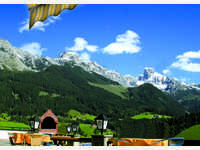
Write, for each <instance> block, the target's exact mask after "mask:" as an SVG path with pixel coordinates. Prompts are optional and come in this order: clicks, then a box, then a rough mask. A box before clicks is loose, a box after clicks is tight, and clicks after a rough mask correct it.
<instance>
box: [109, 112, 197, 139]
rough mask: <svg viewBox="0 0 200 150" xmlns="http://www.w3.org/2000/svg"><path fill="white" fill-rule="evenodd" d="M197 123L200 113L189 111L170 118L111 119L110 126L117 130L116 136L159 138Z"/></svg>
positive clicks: (176, 132)
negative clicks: (116, 120) (114, 120)
mask: <svg viewBox="0 0 200 150" xmlns="http://www.w3.org/2000/svg"><path fill="white" fill-rule="evenodd" d="M198 124H200V113H191V114H185V115H183V116H179V117H173V118H170V119H169V118H168V119H165V118H159V119H139V120H134V119H130V118H126V119H123V120H120V121H118V122H112V121H111V123H110V128H113V130H116V131H117V135H116V136H117V137H129V138H147V139H148V138H149V139H152V138H155V139H156V138H157V139H159V138H172V137H176V135H178V134H179V133H180V132H182V131H184V130H186V129H188V128H190V127H191V126H194V125H198ZM191 136H192V135H191Z"/></svg>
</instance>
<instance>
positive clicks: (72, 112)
mask: <svg viewBox="0 0 200 150" xmlns="http://www.w3.org/2000/svg"><path fill="white" fill-rule="evenodd" d="M67 114H68V116H69V117H70V118H71V119H72V120H76V119H77V118H78V119H80V120H94V119H95V118H96V116H93V115H90V114H81V113H80V112H78V111H76V110H73V109H71V110H70V111H69V112H68V113H67Z"/></svg>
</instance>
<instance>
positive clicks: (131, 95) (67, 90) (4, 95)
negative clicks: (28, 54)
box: [0, 64, 185, 118]
mask: <svg viewBox="0 0 200 150" xmlns="http://www.w3.org/2000/svg"><path fill="white" fill-rule="evenodd" d="M89 83H95V84H98V85H111V84H112V85H116V86H118V85H119V84H118V83H117V82H114V81H111V80H109V79H106V78H104V77H103V76H100V75H98V74H95V73H89V72H86V71H84V70H83V69H81V68H80V67H76V66H71V65H67V64H66V65H65V66H51V67H49V68H47V69H46V70H45V71H41V72H31V71H26V72H24V71H23V72H18V71H8V70H1V71H0V108H1V109H0V113H4V112H6V113H8V114H9V115H11V116H23V117H24V116H30V115H37V116H41V115H42V114H43V113H44V112H46V110H47V109H51V110H52V111H53V112H54V113H55V114H56V115H60V116H65V114H66V113H67V112H68V111H69V110H70V109H75V110H77V111H80V112H81V113H88V114H92V115H98V114H100V113H104V114H107V115H108V116H109V117H111V116H112V117H117V118H124V117H127V116H133V115H135V114H137V113H140V112H146V111H147V110H148V111H152V112H154V113H159V114H167V115H172V116H174V115H180V114H183V113H184V111H185V110H184V109H183V108H182V107H181V106H180V105H179V104H178V103H177V102H176V101H174V100H173V98H171V97H169V96H167V95H166V94H165V93H163V92H161V91H160V90H158V89H157V88H155V87H153V86H152V85H151V84H144V85H142V86H140V87H138V88H129V89H128V91H127V93H125V97H126V99H124V98H122V97H121V96H119V95H117V94H115V93H113V92H110V91H108V90H105V89H103V88H100V87H96V86H93V85H91V84H89Z"/></svg>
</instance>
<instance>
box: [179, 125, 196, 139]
mask: <svg viewBox="0 0 200 150" xmlns="http://www.w3.org/2000/svg"><path fill="white" fill-rule="evenodd" d="M199 133H200V125H194V126H192V127H190V128H188V129H186V130H184V131H182V132H181V133H179V134H178V135H177V136H176V137H184V139H185V140H200V134H199Z"/></svg>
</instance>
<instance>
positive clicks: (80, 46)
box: [65, 37, 98, 52]
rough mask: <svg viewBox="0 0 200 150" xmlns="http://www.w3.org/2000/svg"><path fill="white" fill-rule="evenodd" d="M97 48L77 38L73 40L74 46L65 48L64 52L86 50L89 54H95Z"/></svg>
mask: <svg viewBox="0 0 200 150" xmlns="http://www.w3.org/2000/svg"><path fill="white" fill-rule="evenodd" d="M97 48H98V46H96V45H89V44H88V42H87V41H86V40H85V39H84V38H82V37H77V38H75V39H74V46H73V47H71V48H68V47H66V48H65V49H66V50H70V51H83V50H88V51H89V52H96V51H97Z"/></svg>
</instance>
